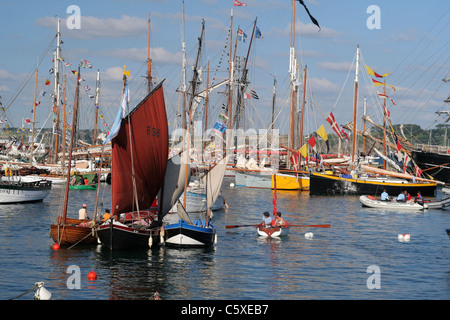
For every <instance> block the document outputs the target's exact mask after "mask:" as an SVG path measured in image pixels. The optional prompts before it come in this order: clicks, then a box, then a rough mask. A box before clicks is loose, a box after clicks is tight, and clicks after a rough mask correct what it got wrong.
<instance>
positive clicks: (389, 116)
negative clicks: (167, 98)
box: [383, 106, 391, 119]
mask: <svg viewBox="0 0 450 320" xmlns="http://www.w3.org/2000/svg"><path fill="white" fill-rule="evenodd" d="M383 108H384V115H385V116H386V117H388V118H389V119H390V118H391V113H390V112H389V110H388V109H386V107H385V106H383Z"/></svg>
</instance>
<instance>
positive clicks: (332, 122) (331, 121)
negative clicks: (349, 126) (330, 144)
mask: <svg viewBox="0 0 450 320" xmlns="http://www.w3.org/2000/svg"><path fill="white" fill-rule="evenodd" d="M326 120H327V122H328V123H329V124H330V126H331V128H333V130H334V132H336V133H337V135H338V137H339V138H341V139H342V135H341V132H340V131H339V126H338V125H337V123H336V119H334V115H333V112H330V115H329V116H328V117H327V119H326Z"/></svg>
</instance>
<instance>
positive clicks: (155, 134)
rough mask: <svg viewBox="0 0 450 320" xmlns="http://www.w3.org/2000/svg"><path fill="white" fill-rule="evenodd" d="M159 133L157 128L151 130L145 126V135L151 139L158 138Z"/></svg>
mask: <svg viewBox="0 0 450 320" xmlns="http://www.w3.org/2000/svg"><path fill="white" fill-rule="evenodd" d="M160 132H161V130H160V129H158V128H152V127H150V126H147V135H151V136H153V137H157V138H159V134H160Z"/></svg>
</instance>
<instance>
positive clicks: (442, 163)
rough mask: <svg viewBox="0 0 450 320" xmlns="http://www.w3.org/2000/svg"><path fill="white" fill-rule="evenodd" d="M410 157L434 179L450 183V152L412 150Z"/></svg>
mask: <svg viewBox="0 0 450 320" xmlns="http://www.w3.org/2000/svg"><path fill="white" fill-rule="evenodd" d="M412 158H413V159H414V161H415V162H416V163H417V165H418V166H419V167H420V168H421V169H422V170H427V171H426V174H427V175H430V176H432V177H433V178H434V179H435V180H439V181H442V182H445V183H446V184H448V183H450V154H440V153H433V152H425V151H413V152H412Z"/></svg>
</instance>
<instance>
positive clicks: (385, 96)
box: [377, 91, 397, 106]
mask: <svg viewBox="0 0 450 320" xmlns="http://www.w3.org/2000/svg"><path fill="white" fill-rule="evenodd" d="M377 93H378V96H379V97H380V98H387V99H390V100H391V102H392V104H393V105H394V106H396V105H397V104H396V103H395V102H394V99H392V98H391V97H389V96H387V95H385V94H384V93H381V92H378V91H377Z"/></svg>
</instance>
